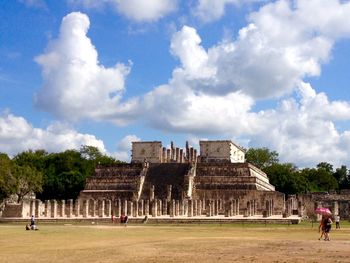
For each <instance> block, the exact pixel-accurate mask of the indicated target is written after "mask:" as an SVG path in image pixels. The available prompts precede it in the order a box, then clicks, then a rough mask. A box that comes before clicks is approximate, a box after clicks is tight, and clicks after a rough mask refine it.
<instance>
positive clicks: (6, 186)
mask: <svg viewBox="0 0 350 263" xmlns="http://www.w3.org/2000/svg"><path fill="white" fill-rule="evenodd" d="M15 191H16V182H15V179H14V177H13V175H12V161H11V159H10V158H9V157H8V155H7V154H5V153H0V203H1V201H2V200H4V199H5V198H7V197H9V196H10V195H11V194H14V193H15Z"/></svg>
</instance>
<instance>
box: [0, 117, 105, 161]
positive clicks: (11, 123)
mask: <svg viewBox="0 0 350 263" xmlns="http://www.w3.org/2000/svg"><path fill="white" fill-rule="evenodd" d="M82 145H90V146H95V147H97V148H98V149H99V150H100V151H101V152H106V149H105V147H104V144H103V142H102V141H101V140H99V139H97V138H96V137H95V136H94V135H90V134H82V133H79V132H77V131H76V130H74V129H72V128H71V127H69V126H67V125H65V124H62V123H58V122H56V123H53V124H51V125H49V126H48V127H47V128H46V129H40V128H35V127H33V125H32V124H30V123H29V122H28V121H27V120H26V119H24V118H23V117H20V116H15V115H13V114H11V113H4V114H2V115H1V116H0V149H1V151H2V152H6V153H8V154H10V155H15V154H17V153H19V152H22V151H26V150H29V149H32V150H37V149H45V150H46V151H48V152H60V151H64V150H67V149H79V148H80V147H81V146H82Z"/></svg>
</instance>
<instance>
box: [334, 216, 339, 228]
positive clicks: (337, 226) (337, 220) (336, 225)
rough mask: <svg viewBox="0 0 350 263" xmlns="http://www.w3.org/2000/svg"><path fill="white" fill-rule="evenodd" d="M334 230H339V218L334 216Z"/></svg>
mask: <svg viewBox="0 0 350 263" xmlns="http://www.w3.org/2000/svg"><path fill="white" fill-rule="evenodd" d="M335 228H336V229H340V216H339V215H335Z"/></svg>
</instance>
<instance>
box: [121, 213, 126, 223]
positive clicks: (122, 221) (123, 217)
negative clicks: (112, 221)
mask: <svg viewBox="0 0 350 263" xmlns="http://www.w3.org/2000/svg"><path fill="white" fill-rule="evenodd" d="M124 220H125V216H124V215H123V214H122V215H120V223H121V224H124Z"/></svg>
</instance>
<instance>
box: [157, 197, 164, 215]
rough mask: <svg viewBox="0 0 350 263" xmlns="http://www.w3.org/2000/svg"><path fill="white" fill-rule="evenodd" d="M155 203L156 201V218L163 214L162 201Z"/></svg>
mask: <svg viewBox="0 0 350 263" xmlns="http://www.w3.org/2000/svg"><path fill="white" fill-rule="evenodd" d="M157 201H158V204H157V216H161V215H162V214H163V213H162V209H163V206H162V200H161V199H159V200H157Z"/></svg>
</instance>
